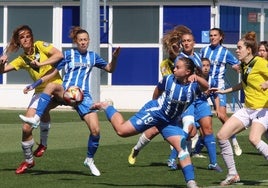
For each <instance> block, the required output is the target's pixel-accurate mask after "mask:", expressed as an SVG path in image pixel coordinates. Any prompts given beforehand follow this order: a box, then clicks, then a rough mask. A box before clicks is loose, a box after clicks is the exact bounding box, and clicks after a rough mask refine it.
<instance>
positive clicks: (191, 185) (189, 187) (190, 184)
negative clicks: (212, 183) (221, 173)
mask: <svg viewBox="0 0 268 188" xmlns="http://www.w3.org/2000/svg"><path fill="white" fill-rule="evenodd" d="M187 188H199V187H198V186H197V184H196V182H195V181H194V180H190V181H188V182H187Z"/></svg>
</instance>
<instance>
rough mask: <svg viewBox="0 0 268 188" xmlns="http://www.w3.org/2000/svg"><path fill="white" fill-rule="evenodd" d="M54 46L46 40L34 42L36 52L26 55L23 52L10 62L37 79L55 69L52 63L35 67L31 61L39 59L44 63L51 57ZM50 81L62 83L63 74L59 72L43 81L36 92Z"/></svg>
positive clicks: (41, 89)
mask: <svg viewBox="0 0 268 188" xmlns="http://www.w3.org/2000/svg"><path fill="white" fill-rule="evenodd" d="M52 48H53V46H52V45H51V44H50V43H47V42H44V41H36V42H35V43H34V53H33V54H31V55H26V54H21V55H20V56H19V57H17V58H16V59H14V60H13V61H11V62H10V64H11V65H12V66H13V67H14V68H15V69H16V70H19V69H25V70H26V71H27V72H28V73H29V75H30V77H31V78H32V79H33V80H34V81H36V80H38V79H40V78H42V77H43V76H44V75H45V74H46V73H47V72H48V71H50V70H51V69H53V66H52V65H44V66H40V67H39V68H36V67H33V66H32V65H31V63H30V62H31V61H33V60H35V59H39V62H40V63H42V62H43V61H45V60H47V59H48V58H49V52H50V50H51V49H52ZM49 82H53V83H58V84H61V83H62V79H61V76H60V75H59V73H58V74H57V75H56V76H55V77H53V78H52V79H50V80H48V81H46V82H44V83H42V84H41V85H39V86H37V87H36V88H35V92H36V93H40V92H42V91H43V90H44V88H45V87H46V85H47V84H48V83H49Z"/></svg>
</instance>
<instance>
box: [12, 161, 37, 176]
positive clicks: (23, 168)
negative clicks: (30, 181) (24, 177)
mask: <svg viewBox="0 0 268 188" xmlns="http://www.w3.org/2000/svg"><path fill="white" fill-rule="evenodd" d="M34 165H35V163H34V161H33V162H31V163H28V162H26V161H24V162H22V163H21V164H20V166H19V167H18V168H17V169H16V174H23V173H25V172H26V171H27V170H28V169H30V168H33V167H34Z"/></svg>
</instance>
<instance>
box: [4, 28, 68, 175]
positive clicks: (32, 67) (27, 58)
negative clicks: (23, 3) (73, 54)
mask: <svg viewBox="0 0 268 188" xmlns="http://www.w3.org/2000/svg"><path fill="white" fill-rule="evenodd" d="M19 48H22V49H23V51H24V53H23V54H21V55H19V56H18V57H17V58H15V59H14V60H12V61H11V62H10V63H7V62H8V55H9V54H10V53H13V52H16V51H18V49H19ZM62 58H63V55H62V53H61V51H60V50H58V49H57V48H55V47H53V45H51V44H49V43H47V42H44V41H34V38H33V33H32V29H31V28H30V27H29V26H27V25H22V26H19V27H18V28H16V29H15V30H14V31H13V35H12V37H11V40H10V43H9V45H8V46H7V48H6V50H5V55H3V56H1V58H0V60H1V61H0V62H1V63H0V73H6V72H10V71H17V70H19V69H24V70H26V71H27V72H28V73H29V75H30V76H31V78H32V79H33V81H35V82H34V83H33V84H31V85H29V86H27V87H28V88H30V87H32V88H35V93H34V95H33V96H32V100H31V101H30V103H29V106H28V108H27V111H26V114H25V115H26V116H27V117H31V116H33V115H34V114H35V112H36V107H37V104H38V100H39V93H40V92H42V91H43V89H44V88H45V86H46V85H47V83H49V82H53V83H59V84H61V83H62V79H61V76H60V75H59V73H57V74H55V76H54V77H53V78H51V79H50V80H48V81H45V82H44V83H43V81H42V79H41V78H42V77H43V76H45V75H46V74H47V73H49V72H52V71H53V70H54V68H53V66H51V65H49V64H51V63H52V62H58V61H59V60H61V59H62ZM37 62H40V63H41V64H42V66H40V67H39V66H37V64H38V63H37ZM24 91H25V93H27V92H26V90H24ZM56 106H57V104H56V103H55V104H53V103H51V106H49V108H48V109H47V111H46V113H45V114H44V115H43V116H42V119H41V124H40V140H41V143H40V145H39V147H38V148H37V150H36V151H35V152H34V153H33V152H32V148H33V146H34V138H33V135H32V127H31V125H28V124H26V123H24V124H23V126H22V142H21V145H22V150H23V153H24V157H25V160H24V161H23V162H22V163H21V164H20V166H19V167H18V168H17V169H16V174H22V173H24V172H26V170H27V169H29V168H32V167H33V166H34V165H35V163H34V158H33V155H35V156H36V157H41V156H42V155H43V153H44V151H45V150H46V147H47V136H48V131H49V128H50V115H49V110H50V109H52V108H55V107H56Z"/></svg>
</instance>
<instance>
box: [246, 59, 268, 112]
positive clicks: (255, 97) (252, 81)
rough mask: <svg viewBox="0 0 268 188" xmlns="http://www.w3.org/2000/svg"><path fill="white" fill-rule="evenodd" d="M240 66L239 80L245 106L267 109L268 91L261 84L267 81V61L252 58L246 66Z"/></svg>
mask: <svg viewBox="0 0 268 188" xmlns="http://www.w3.org/2000/svg"><path fill="white" fill-rule="evenodd" d="M243 65H244V64H241V77H242V78H241V80H242V85H243V89H244V92H245V106H246V107H247V108H251V109H259V108H268V90H265V91H264V90H262V89H261V86H260V85H261V84H262V83H263V82H265V81H267V80H268V61H267V60H265V59H263V58H261V57H258V56H256V57H254V58H253V59H252V60H251V61H250V62H249V63H248V64H247V65H245V66H243Z"/></svg>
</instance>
